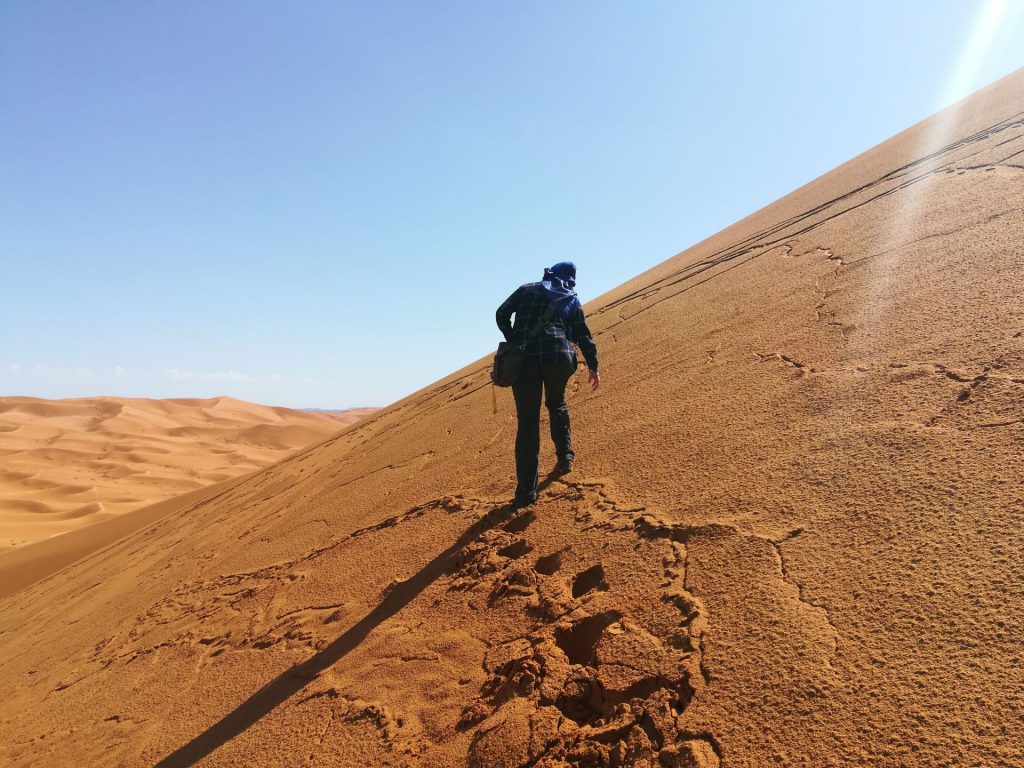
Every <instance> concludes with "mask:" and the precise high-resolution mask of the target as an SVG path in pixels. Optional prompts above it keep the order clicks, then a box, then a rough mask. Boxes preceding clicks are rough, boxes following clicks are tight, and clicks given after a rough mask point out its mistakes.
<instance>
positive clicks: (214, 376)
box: [165, 368, 260, 382]
mask: <svg viewBox="0 0 1024 768" xmlns="http://www.w3.org/2000/svg"><path fill="white" fill-rule="evenodd" d="M165 375H166V377H167V378H168V379H170V380H171V381H233V382H244V381H259V380H260V377H258V376H249V375H248V374H245V373H239V372H238V371H187V370H181V369H180V368H168V369H167V371H166V372H165Z"/></svg>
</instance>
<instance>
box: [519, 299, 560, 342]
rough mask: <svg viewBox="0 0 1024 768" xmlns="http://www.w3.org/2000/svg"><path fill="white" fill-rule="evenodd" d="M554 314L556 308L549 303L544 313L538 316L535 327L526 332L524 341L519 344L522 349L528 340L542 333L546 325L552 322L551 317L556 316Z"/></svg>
mask: <svg viewBox="0 0 1024 768" xmlns="http://www.w3.org/2000/svg"><path fill="white" fill-rule="evenodd" d="M554 314H555V308H554V307H553V306H551V305H550V304H548V306H547V309H545V310H544V314H543V315H541V316H540V317H538V318H537V322H536V323H534V324H533V328H531V329H530V332H529V333H528V334H526V336H525V337H524V338H523V343H522V344H520V345H519V347H520V349H522V348H523V347H525V346H526V342H528V341H529V340H530V339H532V338H533V337H534V336H536V335H537V334H538V333H540V332H541V330H542V329H543V328H544V326H546V325H547V324H548V323H550V322H551V319H552V318H553V317H554Z"/></svg>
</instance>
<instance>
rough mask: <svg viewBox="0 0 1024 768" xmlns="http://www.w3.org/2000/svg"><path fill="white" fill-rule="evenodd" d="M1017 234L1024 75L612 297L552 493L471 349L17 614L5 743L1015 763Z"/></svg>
mask: <svg viewBox="0 0 1024 768" xmlns="http://www.w3.org/2000/svg"><path fill="white" fill-rule="evenodd" d="M810 119H815V120H819V121H821V122H822V130H827V129H828V126H827V120H824V119H823V117H822V116H820V115H818V116H813V117H812V118H810ZM1022 242H1024V72H1021V73H1017V74H1015V75H1013V76H1011V77H1010V78H1007V79H1005V80H1003V81H1001V82H999V83H997V84H995V85H993V86H991V87H989V88H987V89H986V90H984V91H982V92H980V93H978V94H976V95H974V96H973V97H971V98H970V99H969V100H968V101H966V102H965V103H962V104H961V105H959V106H958V107H956V108H954V109H951V110H947V111H946V112H943V113H941V114H939V115H937V116H935V117H933V118H931V119H930V120H928V121H926V122H924V123H922V124H919V125H917V126H914V127H913V128H911V129H910V130H908V131H906V132H904V133H902V134H900V135H898V136H896V137H895V138H893V139H891V140H889V141H887V142H885V143H884V144H882V145H880V146H878V147H876V148H875V149H872V150H871V151H869V152H867V153H865V154H864V155H862V156H860V157H858V158H856V159H854V160H852V161H850V162H848V163H847V164H845V165H843V166H841V167H840V168H837V169H836V170H835V171H833V172H831V173H829V174H827V175H826V176H824V177H822V178H820V179H818V180H816V181H814V182H812V183H811V184H808V185H807V186H805V187H803V188H801V189H799V190H797V191H795V192H793V193H792V194H790V195H788V196H787V197H785V198H783V199H781V200H779V201H778V202H776V203H774V204H773V205H771V206H769V207H767V208H765V209H764V210H761V211H759V212H757V213H756V214H754V215H752V216H750V217H749V218H747V219H744V220H743V221H741V222H739V223H738V224H736V225H734V226H732V227H730V228H729V229H727V230H725V231H724V232H722V233H720V234H718V235H716V236H715V237H713V238H710V239H709V240H707V241H705V242H703V243H700V244H698V245H697V246H695V247H693V248H691V249H689V250H687V251H685V252H684V253H682V254H680V255H678V256H676V257H674V258H672V259H670V260H669V261H667V262H665V263H664V264H662V265H660V266H659V267H657V268H655V269H653V270H651V271H649V272H647V273H645V274H643V275H641V276H639V277H637V278H636V279H634V280H632V281H630V282H628V283H626V284H625V285H623V286H621V287H619V288H618V289H616V290H614V291H612V292H610V293H609V294H607V295H605V296H602V297H600V298H599V299H597V300H595V301H593V302H591V303H590V304H589V305H588V312H589V315H590V317H591V327H592V328H593V329H594V331H595V332H596V334H597V340H598V344H599V347H600V350H601V357H602V369H603V376H604V384H603V386H602V387H601V389H599V390H598V391H597V392H596V393H591V392H590V391H589V389H588V388H587V387H586V386H585V381H583V378H584V377H583V376H580V375H578V376H577V377H576V379H575V381H574V383H573V384H571V385H570V388H569V399H570V408H571V412H572V416H573V419H574V427H575V440H576V448H577V451H578V456H579V458H578V461H577V468H576V471H574V472H573V474H571V475H568V476H566V477H564V478H561V479H555V478H549V479H548V480H547V481H546V482H545V483H544V488H543V491H542V493H541V495H540V498H539V500H538V502H537V504H536V505H535V506H534V507H533V508H531V509H529V510H527V511H523V512H519V513H515V512H513V511H512V510H510V509H509V507H508V506H507V500H508V499H509V496H510V494H511V490H512V486H513V477H512V475H513V465H512V456H511V446H512V440H513V434H514V430H515V422H514V417H513V413H512V405H511V401H510V398H509V396H508V393H507V392H501V393H499V409H498V411H499V412H498V413H497V414H496V415H494V414H492V413H491V393H490V391H489V385H488V378H487V370H486V367H487V366H486V361H485V360H481V361H479V362H478V363H476V364H474V365H471V366H469V367H467V368H465V369H463V370H461V371H459V372H457V373H455V374H452V375H451V376H449V377H448V378H446V379H444V380H442V381H440V382H438V383H436V384H435V385H433V386H431V387H429V388H427V389H425V390H423V391H421V392H418V393H416V394H415V395H413V396H410V397H408V398H406V399H405V400H402V401H400V402H398V403H395V404H394V405H392V406H391V407H389V408H387V409H385V410H383V411H381V412H380V413H378V414H375V415H373V416H371V417H369V418H368V419H365V420H363V421H361V422H359V423H358V424H356V425H353V426H352V427H350V428H348V429H347V430H345V431H344V432H342V433H340V434H339V435H338V436H336V437H334V438H332V439H330V440H328V441H326V442H324V443H322V444H320V445H318V446H315V447H313V448H310V449H309V450H306V451H304V452H302V453H300V454H298V455H295V456H293V457H291V458H288V459H286V460H284V461H281V462H279V463H277V464H275V465H273V466H271V467H268V468H266V469H264V470H262V471H259V472H256V473H254V474H252V475H251V476H249V477H247V478H243V479H240V480H238V481H234V482H231V483H227V484H226V485H225V487H224V489H223V490H221V491H220V492H219V493H218V494H217V495H215V496H213V497H212V498H208V499H206V500H205V501H198V502H196V503H195V504H193V505H189V506H187V507H185V508H183V509H180V510H178V511H173V512H170V513H169V514H168V515H166V516H164V517H162V518H161V519H159V520H158V521H156V522H154V523H152V524H151V525H148V526H147V527H144V528H142V529H140V530H139V531H138V532H136V533H134V534H132V535H130V536H128V537H127V538H124V539H122V540H120V541H119V542H117V543H115V544H112V545H111V546H109V547H107V548H105V549H104V550H102V551H100V552H98V553H96V554H94V555H92V556H90V557H88V558H87V559H85V560H82V561H79V562H78V563H76V564H75V565H73V566H70V567H68V568H65V569H64V570H62V571H61V572H60V573H58V574H56V575H54V576H52V577H50V578H48V579H45V580H43V581H41V582H39V583H37V584H35V585H33V586H31V587H28V588H26V589H24V590H22V591H20V592H18V593H17V594H15V595H13V596H11V597H9V598H6V599H5V600H3V601H0V683H2V686H3V690H4V697H3V701H2V703H0V762H2V763H3V764H5V765H12V766H28V765H47V766H73V765H74V766H77V765H97V766H108V765H109V766H115V765H116V766H154V765H156V766H160V767H161V768H167V767H168V766H189V765H204V766H256V765H259V766H296V765H318V766H320V765H322V766H328V765H331V766H334V765H345V766H431V767H440V766H452V767H454V766H474V767H479V768H484V767H487V768H513V767H518V768H525V767H527V766H534V767H535V768H555V767H556V766H558V767H561V768H564V767H565V766H637V767H640V766H646V767H647V768H652V767H653V766H665V767H668V766H673V767H675V768H680V767H687V768H693V767H695V766H696V767H698V768H711V767H714V766H718V767H719V768H721V767H728V768H741V767H742V768H763V767H764V766H774V765H778V766H787V767H790V768H792V767H796V766H799V767H804V768H823V767H824V766H833V767H834V768H845V767H846V766H854V765H869V766H876V767H878V766H892V767H893V768H895V767H896V766H903V767H906V766H920V767H921V768H925V767H927V768H937V767H939V766H946V767H949V768H952V767H954V766H957V767H959V766H1003V767H1004V768H1009V767H1011V766H1013V767H1015V768H1020V766H1022V765H1024V720H1022V717H1021V714H1022V711H1024V710H1022V707H1024V699H1022V693H1021V692H1022V691H1024V645H1022V642H1021V638H1022V637H1024V534H1022V532H1021V531H1022V530H1024V484H1022V482H1021V478H1022V477H1024V338H1022V335H1024V302H1022V301H1021V296H1022V295H1024V250H1022V246H1021V243H1022ZM581 270H582V271H581V277H582V278H583V279H584V280H585V274H586V265H585V264H584V265H581ZM509 290H510V287H509V286H495V288H494V293H495V299H496V303H497V301H498V300H500V299H501V298H502V297H504V296H505V295H506V294H507V292H508V291H509ZM480 321H481V322H490V318H489V317H487V318H481V320H480ZM545 449H546V450H547V451H548V452H547V453H546V455H545V457H544V461H545V466H552V465H553V463H554V459H553V456H551V454H550V449H549V448H547V447H545ZM68 482H72V481H71V480H69V481H68ZM74 482H81V481H74Z"/></svg>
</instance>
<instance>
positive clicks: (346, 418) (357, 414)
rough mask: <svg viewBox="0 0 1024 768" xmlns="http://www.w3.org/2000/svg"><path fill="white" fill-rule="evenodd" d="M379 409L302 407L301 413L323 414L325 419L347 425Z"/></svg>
mask: <svg viewBox="0 0 1024 768" xmlns="http://www.w3.org/2000/svg"><path fill="white" fill-rule="evenodd" d="M377 410H380V409H378V408H349V409H347V410H344V411H324V410H321V409H319V408H303V409H302V412H303V413H315V414H317V415H318V416H323V417H324V418H326V419H331V420H333V421H336V422H338V423H339V424H344V425H346V426H347V425H349V424H352V423H354V422H356V421H359V420H360V419H361V418H363V417H364V416H369V415H370V414H371V413H373V412H374V411H377Z"/></svg>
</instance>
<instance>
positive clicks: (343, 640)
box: [155, 474, 557, 768]
mask: <svg viewBox="0 0 1024 768" xmlns="http://www.w3.org/2000/svg"><path fill="white" fill-rule="evenodd" d="M556 477H557V475H555V474H551V475H549V476H548V477H547V478H545V480H544V482H543V483H541V484H540V486H539V488H538V492H539V491H541V490H543V489H544V488H546V487H548V486H549V485H550V484H551V483H552V482H553V481H554V479H555V478H556ZM512 512H513V509H512V506H511V505H510V504H505V505H503V506H500V507H495V508H493V509H491V510H489V511H488V512H487V513H486V514H485V515H484V516H483V517H481V518H480V519H479V520H477V521H476V522H475V523H473V525H471V526H470V527H469V528H467V529H466V530H465V531H464V532H463V534H462V535H461V536H459V538H458V539H456V540H455V542H453V543H452V545H451V546H450V547H448V548H447V549H446V550H445V551H444V552H442V553H441V554H439V555H438V556H437V557H435V558H434V559H433V560H431V561H430V562H429V563H427V564H426V565H425V566H423V568H421V569H420V571H419V572H418V573H416V574H415V575H414V576H410V577H409V578H408V579H406V580H405V581H402V582H399V583H398V584H396V585H395V586H394V587H392V588H391V589H390V590H389V591H388V593H387V595H386V596H385V598H384V600H382V601H381V603H380V605H378V606H377V607H376V608H374V609H373V610H372V611H370V612H369V613H368V614H366V616H364V617H363V618H362V619H360V620H359V621H358V622H357V623H356V624H354V625H353V626H352V627H351V628H350V629H348V630H346V631H345V632H344V633H343V634H342V635H340V636H339V637H338V639H337V640H335V641H334V642H332V643H331V644H330V645H329V646H327V647H326V648H324V649H323V650H321V651H318V652H317V653H315V654H313V655H312V656H310V657H309V658H308V659H306V660H305V661H303V662H302V663H300V664H296V665H295V666H294V667H292V668H291V669H288V670H285V671H284V672H282V673H281V674H280V675H278V676H277V677H276V678H274V679H273V680H271V681H270V682H269V683H267V684H266V685H264V686H263V687H262V688H260V689H259V690H258V691H256V693H254V694H253V695H252V696H250V697H249V698H248V699H246V700H245V701H243V702H242V703H241V704H239V705H238V706H237V707H236V708H235V709H234V710H233V711H232V712H229V713H228V714H227V715H225V716H224V717H222V718H221V719H220V720H219V721H217V722H216V723H214V724H213V725H211V726H210V727H209V728H207V729H206V730H205V731H203V732H202V733H201V734H199V735H198V736H196V737H195V738H194V739H192V741H190V742H188V743H187V744H185V745H184V746H182V747H179V748H178V749H176V750H174V752H172V753H171V754H169V755H168V756H167V757H165V758H164V759H163V760H161V761H160V762H159V763H157V764H156V766H155V768H187V766H191V765H194V764H195V763H197V762H199V761H200V760H202V759H203V758H204V757H206V756H207V755H209V754H210V753H211V752H213V751H214V750H215V749H217V748H218V747H220V746H221V745H223V744H225V743H227V742H228V741H230V740H231V739H233V738H235V737H236V736H238V735H239V734H241V733H243V732H244V731H245V730H246V729H248V728H249V727H250V726H251V725H253V724H254V723H256V722H257V721H259V720H260V719H261V718H262V717H263V716H264V715H266V714H268V713H270V712H271V711H273V710H274V709H275V708H276V707H277V706H278V705H279V704H281V703H283V702H285V701H287V700H288V699H289V698H291V697H292V696H294V695H295V694H296V693H298V692H299V691H301V690H302V689H303V688H305V687H306V686H307V685H309V684H310V683H311V682H312V681H313V680H315V679H316V678H317V676H318V675H319V674H320V673H321V672H323V671H324V670H325V669H327V668H328V667H330V666H331V665H332V664H334V663H335V662H337V661H338V660H339V659H341V658H343V657H344V656H345V655H346V654H348V653H349V652H350V651H352V650H353V649H354V648H356V647H357V646H358V645H359V644H360V643H361V642H362V641H363V639H364V638H365V637H366V636H367V635H369V634H370V632H372V631H373V630H374V628H376V627H377V626H378V625H379V624H381V623H382V622H384V621H386V620H387V619H389V618H391V617H392V616H394V615H395V614H396V613H398V612H399V611H400V610H402V608H404V607H405V606H406V605H408V604H409V603H410V602H412V600H414V599H415V598H416V596H417V595H419V594H420V593H421V592H422V591H423V590H424V589H426V588H427V587H428V586H430V585H431V584H432V583H433V582H434V581H436V580H437V579H438V577H440V576H441V575H442V574H444V573H446V572H448V571H449V570H451V569H452V568H453V566H455V565H456V564H457V555H458V553H459V551H460V550H461V549H462V548H463V547H465V546H466V545H467V544H469V543H470V542H471V541H473V539H475V538H476V537H477V536H479V535H480V534H482V533H483V532H484V531H486V530H489V529H490V528H493V527H495V526H497V525H499V524H501V523H503V522H505V521H506V520H509V519H510V518H511V517H512ZM526 514H532V513H529V512H527V513H526Z"/></svg>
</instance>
